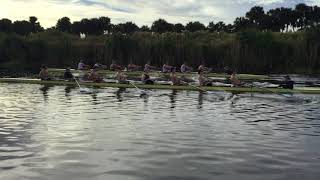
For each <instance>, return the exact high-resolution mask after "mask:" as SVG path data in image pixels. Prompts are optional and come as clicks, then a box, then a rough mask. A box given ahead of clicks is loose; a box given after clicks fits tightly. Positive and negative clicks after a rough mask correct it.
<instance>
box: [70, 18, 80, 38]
mask: <svg viewBox="0 0 320 180" xmlns="http://www.w3.org/2000/svg"><path fill="white" fill-rule="evenodd" d="M71 32H72V33H73V34H77V35H79V34H80V33H82V28H81V22H80V21H75V22H73V23H72V25H71Z"/></svg>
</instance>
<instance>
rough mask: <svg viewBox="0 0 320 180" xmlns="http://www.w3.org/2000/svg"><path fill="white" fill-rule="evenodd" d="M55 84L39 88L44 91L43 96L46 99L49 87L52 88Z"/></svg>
mask: <svg viewBox="0 0 320 180" xmlns="http://www.w3.org/2000/svg"><path fill="white" fill-rule="evenodd" d="M52 87H53V86H50V85H43V86H42V87H41V88H40V89H39V90H40V91H42V94H43V98H44V100H45V101H47V100H48V97H49V96H48V91H49V89H51V88H52Z"/></svg>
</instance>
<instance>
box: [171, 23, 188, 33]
mask: <svg viewBox="0 0 320 180" xmlns="http://www.w3.org/2000/svg"><path fill="white" fill-rule="evenodd" d="M185 29H186V28H185V27H184V25H183V24H181V23H177V24H175V25H174V32H176V33H182V32H183V31H184V30H185Z"/></svg>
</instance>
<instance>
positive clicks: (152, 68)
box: [143, 62, 157, 72]
mask: <svg viewBox="0 0 320 180" xmlns="http://www.w3.org/2000/svg"><path fill="white" fill-rule="evenodd" d="M155 69H157V68H156V67H154V66H151V65H150V62H147V63H146V64H145V65H144V70H143V71H144V72H150V71H152V70H155Z"/></svg>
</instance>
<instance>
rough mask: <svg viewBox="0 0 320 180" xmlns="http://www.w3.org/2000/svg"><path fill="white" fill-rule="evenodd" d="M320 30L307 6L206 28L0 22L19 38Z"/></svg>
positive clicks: (316, 11)
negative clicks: (33, 35) (42, 34)
mask: <svg viewBox="0 0 320 180" xmlns="http://www.w3.org/2000/svg"><path fill="white" fill-rule="evenodd" d="M317 26H320V7H318V6H308V5H306V4H304V3H300V4H297V5H296V6H295V8H284V7H281V8H275V9H270V10H269V11H267V12H265V11H264V9H263V7H260V6H255V7H252V8H251V9H250V10H249V11H248V12H247V13H246V14H245V16H243V17H238V18H236V19H235V20H234V22H233V24H226V23H224V22H222V21H219V22H213V21H212V22H210V23H209V24H208V25H207V26H206V25H204V24H202V23H201V22H199V21H195V22H189V23H187V24H186V25H183V24H181V23H177V24H172V23H169V22H167V21H166V20H164V19H158V20H156V21H154V22H153V23H152V25H151V26H150V27H149V26H146V25H144V26H141V27H138V26H137V25H136V24H135V23H133V22H126V23H120V24H112V23H111V19H110V18H109V17H100V18H91V19H87V18H84V19H82V20H81V21H74V22H71V20H70V19H69V18H68V17H63V18H61V19H59V20H58V21H57V23H56V25H55V26H54V27H51V28H48V29H44V28H43V27H41V25H40V23H39V22H37V18H36V17H34V16H32V17H30V19H29V21H25V20H24V21H14V22H12V21H11V20H9V19H1V20H0V32H6V33H9V32H15V33H17V34H20V35H28V34H31V33H37V32H42V31H53V30H54V31H60V32H67V33H72V34H80V33H82V34H86V35H102V34H106V33H125V34H132V33H134V32H156V33H165V32H176V33H182V32H186V31H187V32H196V31H209V32H226V33H235V32H239V31H242V30H246V29H255V30H257V31H263V32H265V31H272V32H288V31H297V30H305V29H310V28H313V27H317Z"/></svg>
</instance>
